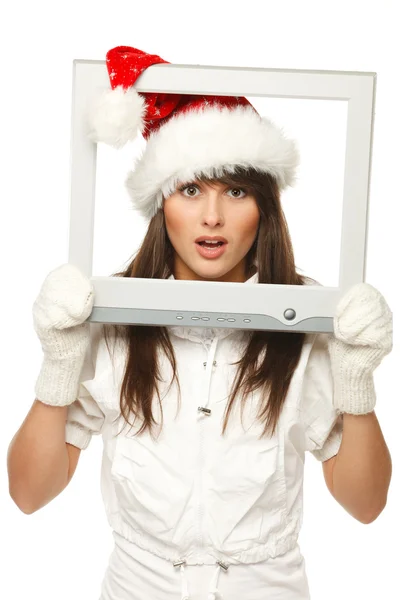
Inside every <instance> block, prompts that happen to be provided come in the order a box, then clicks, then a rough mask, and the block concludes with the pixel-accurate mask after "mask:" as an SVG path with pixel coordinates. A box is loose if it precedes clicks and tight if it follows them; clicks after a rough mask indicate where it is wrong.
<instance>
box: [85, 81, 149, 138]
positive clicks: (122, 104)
mask: <svg viewBox="0 0 400 600" xmlns="http://www.w3.org/2000/svg"><path fill="white" fill-rule="evenodd" d="M145 114H146V101H145V99H144V98H143V97H142V96H140V95H139V94H138V93H137V91H136V90H135V89H134V88H133V87H130V88H128V89H127V90H125V89H124V88H123V86H122V85H119V86H117V87H116V88H115V89H113V90H112V89H108V90H105V91H103V93H101V94H100V95H99V96H97V97H96V98H94V100H93V102H92V103H91V105H90V107H89V110H88V114H87V124H88V131H87V135H88V137H89V139H90V140H91V141H92V142H94V143H96V144H97V143H99V142H104V143H105V144H108V145H109V146H113V147H114V148H117V149H118V148H122V146H124V145H125V144H126V143H127V142H129V141H132V140H134V139H135V138H136V136H137V135H138V133H139V132H142V131H143V125H144V124H143V119H144V117H145Z"/></svg>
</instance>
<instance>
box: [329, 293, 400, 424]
mask: <svg viewBox="0 0 400 600" xmlns="http://www.w3.org/2000/svg"><path fill="white" fill-rule="evenodd" d="M392 335H393V315H392V313H391V311H390V308H389V306H388V305H387V303H386V301H385V299H384V298H383V296H382V294H380V292H378V290H377V289H375V288H374V287H373V286H372V285H370V284H368V283H359V284H357V285H355V286H353V287H352V288H351V289H350V290H349V291H348V292H347V293H346V294H345V296H344V297H343V298H342V299H341V300H340V302H339V304H338V306H337V309H336V314H335V317H334V336H331V337H330V338H329V354H330V358H331V364H332V374H333V384H334V396H333V405H334V406H335V408H336V409H338V411H339V412H340V413H350V414H354V415H362V414H367V413H370V412H372V411H373V410H374V408H375V404H376V394H375V388H374V380H373V371H374V370H375V369H376V367H377V366H378V365H379V364H380V363H381V361H382V359H383V358H384V356H386V354H389V352H391V350H392V347H393V341H392Z"/></svg>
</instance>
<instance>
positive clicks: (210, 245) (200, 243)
mask: <svg viewBox="0 0 400 600" xmlns="http://www.w3.org/2000/svg"><path fill="white" fill-rule="evenodd" d="M224 243H225V242H217V243H216V244H215V243H214V244H210V243H208V244H207V243H206V242H196V244H199V246H204V247H205V248H218V247H219V246H223V245H224Z"/></svg>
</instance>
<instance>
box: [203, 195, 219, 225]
mask: <svg viewBox="0 0 400 600" xmlns="http://www.w3.org/2000/svg"><path fill="white" fill-rule="evenodd" d="M222 200H223V198H222V194H221V193H220V192H218V191H214V190H213V191H211V192H209V193H208V194H206V195H205V197H204V203H203V205H202V217H203V222H204V223H207V224H208V225H210V226H212V227H214V226H215V225H216V224H218V223H220V224H222V223H223V222H224V215H223V201H222Z"/></svg>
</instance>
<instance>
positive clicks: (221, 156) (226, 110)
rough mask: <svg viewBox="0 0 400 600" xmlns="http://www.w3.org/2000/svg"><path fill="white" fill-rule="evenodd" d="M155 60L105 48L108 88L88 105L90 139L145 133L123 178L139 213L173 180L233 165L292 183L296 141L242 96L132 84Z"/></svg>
mask: <svg viewBox="0 0 400 600" xmlns="http://www.w3.org/2000/svg"><path fill="white" fill-rule="evenodd" d="M159 63H168V61H166V60H164V59H162V58H160V57H159V56H157V55H155V54H146V53H145V52H143V51H142V50H138V49H137V48H132V47H130V46H117V47H116V48H113V49H111V50H109V52H107V55H106V64H107V69H108V74H109V79H110V84H111V89H107V90H105V91H103V93H101V94H100V95H99V96H98V97H96V98H95V100H94V101H93V102H92V104H91V107H90V109H89V112H88V136H89V138H90V139H91V140H92V141H93V142H95V143H99V142H104V143H106V144H108V145H110V146H113V147H114V148H121V147H122V146H124V145H125V144H126V143H127V142H128V141H133V140H134V139H135V138H136V136H137V135H138V134H139V133H140V134H142V135H143V137H144V139H145V140H146V142H147V143H146V148H145V150H144V152H143V154H142V156H141V157H140V158H138V159H137V160H136V164H135V165H134V168H133V170H132V171H130V172H129V174H128V177H127V179H126V182H125V183H126V186H127V189H128V192H129V195H130V198H131V200H132V203H133V205H134V207H135V208H136V209H137V210H138V211H139V213H140V214H141V215H142V216H144V217H145V218H146V219H151V218H152V217H153V216H154V215H155V214H156V213H157V211H158V210H159V209H160V208H161V207H162V202H163V197H165V198H167V197H168V196H169V195H170V194H172V193H173V192H174V191H175V190H176V187H177V185H178V184H184V183H187V182H190V181H193V180H194V179H196V178H197V177H199V176H200V175H206V176H209V177H220V176H223V175H224V174H226V173H234V172H235V168H236V167H238V166H240V167H247V168H249V167H252V168H254V169H256V170H258V171H260V172H264V173H270V174H271V175H272V176H273V177H274V178H275V179H276V181H277V183H278V186H279V189H281V190H283V189H285V188H286V187H287V186H288V185H289V186H291V187H293V183H294V181H295V170H296V167H297V166H298V164H299V152H298V149H297V144H296V142H295V141H294V140H289V139H287V138H286V136H285V135H284V133H283V131H282V130H281V129H280V128H279V127H277V126H276V125H275V124H274V123H273V122H272V121H271V120H269V119H268V118H266V117H261V116H260V115H259V114H258V112H257V111H256V109H255V108H254V107H253V106H252V104H251V103H250V102H249V101H248V100H247V99H246V98H244V97H242V96H210V95H207V96H203V95H188V94H164V93H150V92H149V93H142V92H137V91H136V90H135V89H134V88H133V85H134V83H135V81H136V80H137V78H138V77H139V76H140V75H141V74H142V72H143V71H144V70H145V69H147V68H148V67H149V66H151V65H154V64H159ZM168 64H170V63H168Z"/></svg>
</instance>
